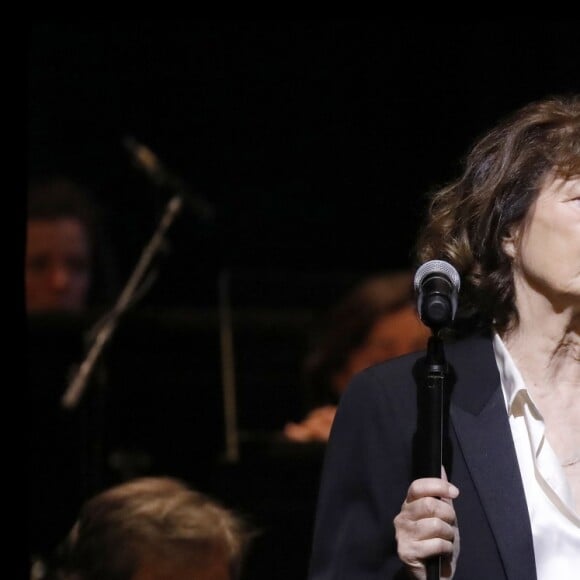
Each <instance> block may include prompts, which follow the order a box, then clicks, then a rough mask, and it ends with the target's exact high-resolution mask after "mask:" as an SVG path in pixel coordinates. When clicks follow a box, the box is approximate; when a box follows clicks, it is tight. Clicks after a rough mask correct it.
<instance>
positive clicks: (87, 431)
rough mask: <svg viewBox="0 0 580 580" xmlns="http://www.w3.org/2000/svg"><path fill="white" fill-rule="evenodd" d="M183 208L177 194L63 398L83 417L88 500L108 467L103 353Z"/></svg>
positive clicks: (93, 333) (96, 329)
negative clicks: (89, 392)
mask: <svg viewBox="0 0 580 580" xmlns="http://www.w3.org/2000/svg"><path fill="white" fill-rule="evenodd" d="M182 205H183V201H182V198H181V196H179V195H175V196H174V197H172V198H171V199H170V200H169V202H168V203H167V205H166V208H165V212H164V214H163V216H162V218H161V221H160V223H159V225H158V227H157V229H156V231H155V232H154V234H153V236H152V238H151V239H150V241H149V243H148V244H147V245H146V246H145V248H144V249H143V251H142V253H141V257H140V259H139V261H138V263H137V265H136V267H135V269H134V270H133V273H132V274H131V276H130V277H129V280H128V282H127V284H126V285H125V287H124V289H123V290H122V292H121V294H120V296H119V298H118V300H117V302H116V304H115V305H114V307H113V308H112V309H111V310H110V311H109V312H107V313H106V314H105V316H103V317H102V318H101V319H99V320H98V321H97V323H96V324H95V325H94V326H93V327H92V328H91V330H90V331H89V332H88V333H87V335H86V337H85V340H86V346H85V349H86V355H85V358H84V360H83V362H82V363H81V364H80V365H79V366H78V368H76V371H75V372H74V375H73V377H72V380H71V381H70V382H69V384H68V387H67V389H66V390H65V392H64V394H63V396H62V398H61V406H62V407H63V408H64V409H65V410H66V411H70V412H72V411H73V410H75V409H77V407H79V412H80V413H81V417H82V421H81V428H82V432H81V434H80V436H81V437H82V439H83V447H84V448H85V449H86V455H84V456H83V457H82V460H81V472H82V473H81V477H82V482H81V486H82V491H81V492H82V497H88V496H90V495H92V494H93V493H95V492H97V491H99V490H100V488H101V485H102V480H103V470H104V465H105V463H104V462H105V458H104V456H103V454H104V449H103V448H104V445H103V422H104V420H105V417H104V406H105V401H104V398H105V394H106V368H104V366H103V365H102V364H99V363H100V362H101V360H100V359H101V354H102V353H103V350H104V348H105V346H106V345H107V343H108V342H109V340H110V339H111V337H112V335H113V332H114V331H115V329H116V327H117V324H118V322H119V319H120V317H121V316H122V315H123V314H124V313H125V312H126V311H127V309H128V308H129V307H130V306H131V305H132V304H134V303H135V301H136V299H137V298H139V293H141V295H142V294H143V292H144V291H146V289H147V288H146V284H144V283H143V281H144V280H145V277H146V276H147V274H148V273H149V274H150V273H151V270H150V266H151V264H152V262H153V260H154V258H155V257H156V255H157V254H158V253H159V251H160V250H161V249H162V248H163V245H164V243H165V236H166V233H167V231H168V230H169V228H170V226H171V224H172V223H173V221H174V220H175V218H176V217H177V215H178V214H179V212H180V211H181V208H182ZM91 380H92V381H93V383H95V384H94V385H93V388H94V390H95V393H94V396H93V397H91V398H90V400H89V401H88V402H86V404H83V405H80V403H81V399H82V397H83V395H84V393H85V391H86V390H87V388H88V386H89V384H90V382H91Z"/></svg>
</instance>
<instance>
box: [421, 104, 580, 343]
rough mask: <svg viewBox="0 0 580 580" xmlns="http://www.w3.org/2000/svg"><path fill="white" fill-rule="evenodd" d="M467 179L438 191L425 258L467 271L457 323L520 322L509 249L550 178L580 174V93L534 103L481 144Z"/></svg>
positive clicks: (425, 233)
mask: <svg viewBox="0 0 580 580" xmlns="http://www.w3.org/2000/svg"><path fill="white" fill-rule="evenodd" d="M463 168H464V170H463V174H462V175H461V177H459V179H457V180H455V181H454V182H452V183H451V184H449V185H447V186H446V187H444V188H443V189H441V190H439V191H437V192H436V193H435V194H434V195H433V197H432V200H431V204H430V207H429V211H428V214H427V221H426V225H425V227H424V228H423V229H422V231H421V232H420V235H419V237H418V240H417V246H416V255H417V259H418V261H419V263H421V262H425V261H428V260H432V259H440V260H446V261H448V262H449V263H451V264H453V265H454V266H455V268H456V269H457V270H458V272H459V274H460V276H461V280H462V283H461V286H462V287H461V291H460V300H459V308H458V315H457V329H458V330H459V331H460V332H461V331H465V330H473V329H474V328H475V327H483V328H487V329H489V328H491V327H492V325H493V327H494V328H496V329H497V330H498V331H499V332H503V331H504V330H507V329H508V328H510V327H511V326H513V325H515V324H517V322H518V313H517V309H516V305H515V291H514V283H513V275H512V264H511V261H510V259H509V257H508V256H507V255H506V254H505V253H504V251H503V249H502V241H503V240H504V238H505V237H506V236H508V234H509V232H510V230H513V228H517V227H518V226H520V225H522V224H523V223H524V220H525V219H526V216H527V215H528V213H529V210H530V208H531V207H532V205H533V203H534V202H535V200H536V199H537V197H538V195H539V193H540V190H541V188H542V186H544V185H545V184H546V182H547V180H550V179H555V178H563V179H572V178H576V177H578V176H579V175H580V96H578V95H569V96H554V97H548V98H546V99H544V100H541V101H536V102H533V103H530V104H527V105H526V106H524V107H523V108H521V109H519V110H518V111H516V112H515V113H513V114H512V115H511V116H510V117H507V118H506V119H504V120H503V121H502V122H500V124H498V125H497V126H496V127H495V128H494V129H492V130H491V131H489V132H488V133H487V134H485V135H484V136H483V137H482V138H481V139H480V140H479V141H477V142H476V143H475V145H474V146H473V147H472V149H471V150H470V152H469V153H468V155H467V157H466V158H465V160H464V164H463Z"/></svg>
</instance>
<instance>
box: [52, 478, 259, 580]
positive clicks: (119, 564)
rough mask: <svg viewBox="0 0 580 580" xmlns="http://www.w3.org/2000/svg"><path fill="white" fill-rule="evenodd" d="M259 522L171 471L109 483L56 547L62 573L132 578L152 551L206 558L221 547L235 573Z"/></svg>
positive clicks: (64, 578)
mask: <svg viewBox="0 0 580 580" xmlns="http://www.w3.org/2000/svg"><path fill="white" fill-rule="evenodd" d="M254 534H255V530H253V529H251V528H250V527H249V525H248V523H247V522H246V521H244V520H242V519H241V518H240V516H238V515H237V514H235V513H234V512H232V511H230V510H229V509H226V508H225V507H224V506H222V505H221V504H220V503H218V502H217V501H216V500H214V499H212V498H210V497H208V496H206V495H205V494H203V493H200V492H198V491H196V490H194V489H191V488H189V487H188V486H187V484H185V483H184V482H182V481H180V480H178V479H175V478H171V477H143V478H137V479H134V480H132V481H128V482H125V483H121V484H119V485H116V486H114V487H111V488H109V489H107V490H105V491H103V492H101V493H99V494H97V495H96V496H94V497H93V498H91V499H90V500H88V501H87V502H86V503H85V504H84V505H83V507H82V508H81V511H80V514H79V519H78V520H77V522H76V523H75V525H74V526H73V528H72V530H71V532H70V534H69V535H68V537H67V538H66V540H65V541H64V542H63V544H62V545H61V546H60V548H59V554H58V557H59V562H58V565H57V569H56V573H55V577H56V578H57V579H58V580H103V579H105V578H106V579H107V580H129V579H130V578H132V577H133V575H134V574H135V573H136V571H137V568H138V567H139V566H140V565H142V564H143V562H146V561H147V558H148V557H150V556H154V557H156V558H160V559H161V560H163V561H164V562H168V563H169V562H176V561H178V562H179V561H185V562H187V563H188V564H190V565H191V566H193V567H195V566H200V568H201V567H202V566H204V562H205V561H206V560H207V557H208V554H213V553H215V552H216V551H217V552H219V553H220V554H223V557H224V558H226V559H227V561H228V563H229V567H230V573H231V578H232V580H234V579H235V578H238V577H239V575H240V574H241V565H242V558H243V555H244V552H245V550H246V548H247V547H248V542H249V541H250V540H251V538H252V537H253V535H254Z"/></svg>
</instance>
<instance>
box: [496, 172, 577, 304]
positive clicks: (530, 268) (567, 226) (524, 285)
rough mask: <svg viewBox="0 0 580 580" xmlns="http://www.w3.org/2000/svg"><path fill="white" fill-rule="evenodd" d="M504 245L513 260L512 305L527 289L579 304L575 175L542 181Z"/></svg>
mask: <svg viewBox="0 0 580 580" xmlns="http://www.w3.org/2000/svg"><path fill="white" fill-rule="evenodd" d="M504 249H505V250H506V252H507V253H508V255H510V256H511V257H512V258H513V260H514V261H513V263H514V282H515V287H516V302H517V303H518V306H522V304H521V301H522V300H524V299H525V298H524V296H526V295H528V296H529V295H530V292H531V293H539V294H541V295H542V296H544V297H546V298H548V300H549V301H550V302H551V303H552V304H554V305H555V306H556V307H558V308H560V307H563V308H565V307H567V306H569V305H570V304H572V305H576V310H577V311H578V310H580V179H574V180H570V181H564V180H562V179H555V180H549V181H547V182H546V184H545V185H544V187H543V188H542V190H541V192H540V194H539V196H538V198H537V200H536V201H535V202H534V204H533V205H532V207H531V208H530V211H529V213H528V216H527V218H526V220H525V223H524V224H523V225H522V226H521V228H520V229H519V231H518V232H517V233H516V235H515V236H513V237H512V238H510V239H509V240H506V242H505V243H504Z"/></svg>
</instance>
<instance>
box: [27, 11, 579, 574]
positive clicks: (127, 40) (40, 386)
mask: <svg viewBox="0 0 580 580" xmlns="http://www.w3.org/2000/svg"><path fill="white" fill-rule="evenodd" d="M579 29H580V24H579V22H578V21H566V22H563V21H542V22H525V23H524V22H519V23H517V22H515V23H514V22H469V23H462V24H456V25H453V26H451V25H449V24H445V23H437V24H429V23H426V22H415V21H390V20H380V21H378V20H373V21H367V20H359V21H346V20H301V21H299V20H294V21H279V20H276V21H268V20H238V21H234V20H190V21H184V20H180V21H158V22H152V21H125V22H122V21H116V22H110V21H109V22H103V21H101V22H62V21H58V22H55V21H36V22H33V23H31V24H30V29H29V30H30V33H29V66H28V113H29V115H28V116H29V122H28V169H29V176H33V175H37V174H42V173H47V172H48V173H53V172H61V173H65V174H68V175H70V176H72V177H75V178H77V179H79V180H81V181H83V182H85V183H86V184H87V185H89V186H90V187H91V188H92V189H93V190H94V191H95V193H96V194H97V196H98V199H99V201H100V202H101V203H102V205H103V207H104V211H105V214H104V218H105V229H106V232H107V235H108V236H109V237H110V242H111V246H112V248H113V249H114V253H115V258H116V260H117V268H118V275H119V280H120V282H124V281H125V280H126V279H127V277H128V276H129V274H130V272H131V271H132V269H133V267H134V266H135V264H136V262H137V260H138V258H139V256H140V254H141V251H142V249H143V247H144V245H145V243H146V242H147V241H148V240H149V239H150V236H152V234H153V232H154V231H155V229H156V227H157V225H158V223H159V220H160V217H161V215H162V213H163V209H164V207H165V204H166V203H167V201H168V199H169V198H170V196H171V194H172V193H174V192H173V191H172V190H171V189H167V188H159V187H157V186H156V185H154V184H153V182H152V181H150V180H149V179H148V178H147V177H146V176H145V175H144V174H143V173H142V172H140V171H139V170H138V169H137V168H136V167H135V166H134V164H133V163H132V160H131V158H130V156H129V154H128V152H127V150H126V149H125V148H124V146H123V139H124V138H125V137H126V136H129V135H130V136H133V137H134V138H136V139H137V140H139V141H140V142H142V143H143V144H145V145H146V146H147V147H149V148H150V149H151V150H152V151H154V152H155V153H156V155H157V156H158V157H159V159H160V160H161V162H162V163H163V164H164V165H165V167H166V168H167V169H169V170H170V171H171V172H172V173H173V174H174V175H176V176H178V177H179V178H180V179H181V180H183V182H184V183H185V184H187V186H188V189H189V191H190V194H191V195H195V196H202V197H203V198H205V199H206V200H207V201H208V202H209V203H211V204H212V206H213V207H214V208H215V211H216V215H215V220H214V221H213V222H210V223H206V222H203V221H201V220H200V219H199V218H198V217H197V216H196V214H195V213H194V212H193V211H192V210H191V209H185V210H184V211H183V212H182V213H181V214H180V215H179V217H178V218H177V220H176V221H175V222H174V224H172V228H171V229H170V232H169V235H168V240H167V244H166V247H165V251H164V252H163V255H162V256H161V257H160V264H159V269H158V276H157V279H156V280H155V282H154V284H153V286H152V287H151V288H150V290H149V291H148V293H146V294H145V295H144V296H143V297H142V298H141V302H140V303H139V304H138V305H137V306H136V307H135V308H134V309H133V311H132V313H131V315H130V316H127V317H126V319H125V320H124V321H123V323H122V324H121V325H120V327H119V329H118V332H117V333H116V334H115V336H114V339H113V340H112V342H111V344H110V345H109V349H108V351H107V356H106V358H104V367H105V370H106V371H107V373H108V383H107V384H106V385H105V386H106V388H107V389H108V392H109V395H108V396H107V397H106V399H105V401H106V404H107V405H108V410H107V413H108V414H107V415H106V419H105V423H106V425H107V429H106V430H107V432H108V436H110V437H111V438H112V439H113V441H111V442H110V445H109V442H108V441H107V442H106V445H105V447H106V449H105V451H106V452H107V453H109V456H108V457H106V458H105V459H107V460H108V461H109V465H108V468H107V469H106V470H105V477H101V478H100V482H98V483H96V484H95V485H93V486H92V490H93V491H94V490H95V489H98V488H99V487H100V486H102V485H104V484H105V483H111V482H114V481H115V479H116V478H122V477H123V474H122V473H120V471H123V470H117V471H115V470H114V469H112V468H111V465H110V463H111V461H110V458H111V454H113V453H116V454H117V455H116V456H117V458H118V456H119V453H121V454H123V453H125V454H126V456H128V457H129V460H128V461H127V463H126V464H125V466H124V467H125V470H124V472H123V473H124V476H126V475H127V473H128V471H130V468H131V466H133V467H132V468H133V473H137V474H139V473H147V472H151V473H170V474H175V475H179V476H182V477H184V478H186V479H187V480H189V481H191V482H192V483H193V484H194V485H195V486H197V487H199V488H201V489H203V490H205V491H208V492H210V493H213V494H214V495H217V496H218V497H219V498H220V499H222V500H223V501H225V502H226V503H228V504H229V505H232V506H234V507H236V508H238V509H240V510H241V511H243V512H244V513H247V514H248V515H249V516H250V517H251V518H252V519H253V520H254V521H255V522H256V523H257V524H258V525H259V526H260V527H261V528H262V529H263V532H264V534H263V535H262V537H261V539H260V540H258V542H257V544H256V548H255V550H254V552H253V554H252V558H251V560H250V562H249V565H248V572H247V577H248V578H252V579H254V580H255V579H257V578H272V577H276V578H277V579H278V580H282V579H283V578H289V579H290V578H292V579H294V580H295V579H297V578H303V577H305V569H306V561H307V558H308V550H309V542H310V534H311V526H312V518H313V513H314V504H315V499H316V491H317V482H318V473H319V468H320V460H321V449H319V448H317V449H311V448H307V447H302V448H300V449H296V448H292V446H287V445H286V446H285V445H281V444H280V442H279V441H277V440H276V438H275V437H274V438H272V437H267V436H265V435H264V434H268V433H269V434H272V433H275V431H276V430H278V429H280V428H281V427H282V426H283V424H284V421H285V420H287V419H289V418H295V417H298V413H299V406H298V403H297V401H296V399H297V397H296V394H297V385H298V383H299V380H300V377H299V367H300V361H301V359H302V356H303V354H304V349H305V348H306V340H307V335H308V330H309V328H310V326H309V325H310V323H311V322H312V321H313V320H314V319H315V318H316V316H317V314H318V313H320V312H322V311H324V309H325V308H326V307H328V306H330V305H331V304H332V303H334V302H336V300H337V299H338V298H339V297H340V296H341V295H342V294H343V292H344V291H345V290H346V289H347V288H348V287H349V286H350V285H351V284H352V283H353V282H354V281H355V280H357V279H359V278H361V277H363V276H364V275H366V274H368V273H371V272H376V271H382V270H389V269H398V268H406V267H413V261H412V246H413V241H414V239H415V236H416V234H417V231H418V229H419V227H420V223H421V218H422V216H423V212H424V209H425V205H426V195H427V194H428V193H429V192H430V191H432V190H433V189H435V188H436V187H438V186H440V185H442V184H444V183H445V182H446V181H448V180H450V179H451V178H453V177H454V176H456V175H457V173H458V171H459V168H460V161H461V158H462V156H463V155H464V154H465V153H466V151H467V149H468V146H469V145H470V144H471V143H472V142H473V140H474V139H475V138H476V137H477V136H479V135H480V134H481V133H482V132H484V131H485V130H487V129H488V128H490V127H491V126H492V125H493V124H494V123H495V122H496V121H497V120H498V119H499V118H500V117H502V116H503V115H505V114H507V113H509V112H511V111H513V110H514V109H515V108H517V107H519V106H521V105H523V104H525V103H526V102H528V101H530V100H533V99H536V98H541V97H544V96H546V95H549V94H555V93H561V92H572V91H574V92H577V91H578V90H579V85H580V35H579V34H578V30H579ZM224 273H227V275H228V276H227V278H223V277H222V280H224V279H226V280H228V281H229V286H228V291H229V299H230V305H231V307H232V308H233V313H234V314H233V321H234V332H235V346H236V351H235V352H236V372H237V388H238V419H239V421H240V428H241V429H242V430H243V431H244V433H246V435H247V434H248V433H250V434H251V433H253V437H250V438H249V441H251V442H253V444H252V445H251V446H248V445H246V446H245V447H244V449H245V451H244V453H243V456H242V457H243V460H242V461H241V462H240V463H237V464H233V465H232V464H227V463H226V464H224V463H223V462H221V461H214V455H219V453H218V452H216V449H217V448H222V446H223V440H222V439H221V436H220V433H221V432H222V429H223V425H222V421H223V418H222V417H221V415H220V414H221V410H220V404H221V401H220V393H221V382H222V375H221V369H220V364H223V360H222V359H220V356H221V355H220V346H219V344H220V342H219V341H220V335H219V329H220V326H219V325H220V322H221V321H223V319H222V318H220V316H221V315H222V314H223V311H219V309H216V306H218V287H217V284H218V279H219V278H220V276H223V274H224ZM80 323H82V321H80V322H79V321H72V322H71V321H69V324H68V325H67V324H65V325H63V324H62V321H56V322H55V321H54V320H49V321H40V324H34V325H32V326H31V329H32V330H31V333H30V335H29V338H30V344H31V348H30V352H31V360H30V365H29V375H30V381H31V385H32V386H33V389H32V391H33V393H35V392H36V393H37V394H38V393H40V394H39V395H38V396H36V398H35V399H34V404H35V405H37V407H35V408H37V409H38V417H40V418H41V419H42V420H39V421H38V422H37V423H36V425H35V426H36V429H33V435H34V439H36V440H38V441H40V442H41V443H42V445H41V451H40V452H38V449H36V452H37V454H38V455H41V456H42V458H43V460H44V461H45V462H46V463H47V464H46V465H44V467H38V465H37V466H36V467H34V466H33V469H34V470H35V472H34V473H33V479H34V483H36V484H38V485H37V486H36V487H35V486H34V485H32V489H31V491H32V496H33V497H34V498H35V504H34V505H35V506H36V507H35V509H36V511H35V512H34V515H36V516H37V521H32V524H31V529H35V530H38V531H39V532H38V533H37V534H36V538H35V540H36V541H37V542H39V544H38V546H33V547H35V548H38V550H40V551H42V550H43V549H48V548H49V547H51V546H50V542H52V541H53V540H54V539H55V537H57V536H59V535H61V534H62V533H63V531H65V530H66V529H68V526H69V525H70V523H71V520H72V517H73V515H74V513H76V509H77V508H78V502H79V501H80V500H81V499H83V497H84V496H86V495H88V494H89V493H90V491H91V485H89V484H90V483H91V482H90V481H88V479H87V478H88V476H87V475H86V470H87V469H88V470H89V471H90V469H91V467H90V466H89V467H88V468H87V466H86V461H84V460H83V461H82V462H81V463H82V464H83V465H82V469H81V470H80V471H79V469H78V468H77V467H76V466H74V465H73V467H72V468H71V465H72V464H74V462H75V461H77V459H74V457H75V456H76V455H78V454H80V455H81V456H83V457H84V455H83V453H84V452H85V451H86V448H85V449H84V450H83V448H82V442H83V441H84V439H83V438H78V437H77V436H76V435H75V434H77V435H78V433H79V429H81V431H82V433H83V437H84V438H86V439H87V441H88V442H87V445H88V446H89V447H91V448H94V447H95V442H96V443H97V444H100V443H102V441H101V439H99V437H101V435H102V433H101V431H102V425H100V426H99V425H97V427H96V430H95V431H94V432H93V431H90V430H87V427H86V425H87V424H88V423H87V421H85V419H86V416H85V414H84V413H87V412H89V411H90V405H91V404H93V405H94V404H95V401H96V403H97V406H98V404H99V402H102V400H101V399H100V398H99V397H97V396H96V393H97V392H98V391H97V389H95V387H94V386H92V389H93V390H92V392H90V393H89V395H90V396H89V397H88V401H87V403H86V405H87V407H88V410H87V408H83V409H81V410H79V412H78V416H75V417H73V418H72V419H71V417H70V416H67V417H65V418H63V417H62V411H61V410H60V409H59V408H58V399H59V397H60V394H61V393H62V388H63V384H64V380H63V376H64V374H65V370H66V369H65V370H63V368H64V367H65V366H66V365H69V364H70V363H71V362H74V361H77V362H78V361H79V360H80V358H81V356H82V348H81V344H80V336H81V334H80V333H81V330H82V328H83V325H82V324H80ZM55 326H56V328H57V330H58V333H56V334H55ZM59 336H60V337H61V338H58V337H59ZM55 337H56V338H55ZM47 345H51V346H52V348H53V349H54V352H53V351H50V350H49V349H48V348H47ZM63 345H64V346H63ZM67 345H68V346H67ZM39 353H40V354H39ZM35 355H38V356H40V358H36V359H35V358H34V357H35ZM57 358H58V359H59V360H62V365H61V366H60V367H58V368H57V366H55V363H54V361H55V360H56V359H57ZM65 363H66V364H65ZM49 368H50V371H51V372H52V373H53V375H54V376H52V375H51V384H52V385H53V386H52V387H51V388H52V389H53V390H52V391H51V392H48V393H47V369H49ZM59 375H60V378H58V377H59ZM59 381H60V382H59ZM35 388H36V389H37V390H36V391H35V390H34V389H35ZM91 397H92V400H91ZM33 398H34V397H33ZM81 411H82V413H81ZM91 417H92V419H91V420H92V421H93V422H94V420H95V417H94V413H93V415H92V416H91ZM97 419H98V417H97ZM77 423H78V424H80V425H81V427H79V425H78V424H77ZM55 425H57V426H58V427H57V428H55ZM71 430H72V433H73V435H72V436H71ZM55 433H56V434H57V435H58V437H57V436H56V435H54V434H55ZM48 435H50V437H49V436H48ZM51 437H52V439H51ZM73 440H74V441H75V444H76V445H75V446H74V448H73V447H71V445H70V444H69V443H70V441H73ZM63 442H64V443H63ZM67 442H68V443H67ZM79 442H80V443H79ZM79 445H80V447H81V448H77V447H78V446H79ZM107 445H109V446H108V447H107ZM33 453H34V450H33ZM69 456H70V457H73V459H70V457H69ZM54 457H59V458H60V460H61V461H60V463H59V467H58V468H55V467H54V466H55V465H56V464H55V463H54ZM67 457H69V459H67ZM143 458H145V459H143ZM89 459H90V455H89ZM140 460H143V461H145V463H144V464H141V467H139V465H140V464H139V461H140ZM131 461H132V462H133V463H131ZM71 462H72V463H71ZM147 462H149V463H147ZM61 464H62V465H61ZM144 465H145V466H144ZM146 465H149V467H146ZM51 466H52V469H51ZM135 466H136V467H135ZM71 469H72V471H73V472H74V474H73V475H72V476H70V473H69V475H68V476H67V475H66V474H67V470H68V471H69V472H70V470H71ZM39 473H42V474H43V476H42V477H40V478H39V476H38V474H39ZM96 475H103V474H102V473H97V474H96ZM89 476H91V477H92V476H95V472H94V470H93V472H92V473H89ZM51 477H52V479H51ZM89 479H90V478H89ZM97 479H98V478H97ZM77 480H80V481H79V482H78V483H77ZM71 482H72V483H71ZM71 487H72V488H74V489H73V490H72V491H71ZM50 504H52V509H53V511H52V512H51V513H50V514H49V515H48V516H47V515H46V514H45V513H44V512H43V509H44V510H46V508H47V506H49V505H50ZM39 506H40V507H39ZM55 514H58V515H55ZM38 520H40V523H39V521H38ZM57 520H58V521H57ZM42 534H46V536H42ZM41 536H42V538H41ZM42 539H45V540H46V539H50V542H46V541H45V542H44V545H43V542H42Z"/></svg>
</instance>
